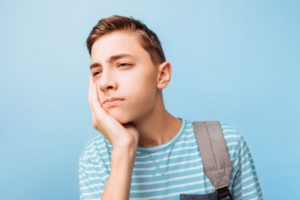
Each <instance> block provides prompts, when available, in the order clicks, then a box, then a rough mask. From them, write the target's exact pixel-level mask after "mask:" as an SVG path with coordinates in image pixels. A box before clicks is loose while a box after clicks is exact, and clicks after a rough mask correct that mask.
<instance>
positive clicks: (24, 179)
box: [0, 0, 300, 200]
mask: <svg viewBox="0 0 300 200" xmlns="http://www.w3.org/2000/svg"><path fill="white" fill-rule="evenodd" d="M113 14H120V15H127V16H133V17H135V18H137V19H140V20H142V21H143V22H145V23H146V24H147V25H148V26H149V27H150V28H151V29H153V30H154V31H155V32H156V33H157V34H158V36H159V38H160V40H161V41H162V45H163V47H164V49H165V53H166V56H167V59H168V60H169V61H170V62H171V63H172V66H173V77H172V80H171V83H170V85H169V86H168V88H167V89H166V90H165V93H164V94H165V102H166V106H167V108H168V110H169V111H170V112H171V113H173V114H174V115H176V116H180V117H185V118H188V119H193V120H194V119H200V120H210V119H218V120H222V121H223V122H226V123H227V124H231V125H234V126H236V127H237V128H238V129H240V131H241V132H242V133H243V135H244V136H245V138H246V140H247V141H248V143H249V146H250V149H251V151H252V154H253V156H254V161H255V164H256V167H257V172H258V175H259V179H260V181H261V185H262V187H263V192H264V196H265V199H296V198H299V197H298V194H299V193H298V192H299V178H300V176H299V168H300V159H299V153H300V150H299V140H300V129H299V123H300V120H299V119H300V114H299V112H300V106H299V102H300V94H299V91H300V81H299V75H300V70H299V67H300V61H299V60H300V59H299V58H300V48H299V45H300V41H299V35H300V25H299V23H300V3H299V1H297V0H295V1H293V0H291V1H284V0H282V1H276V0H275V1H274V0H272V1H271V0H267V1H258V0H240V1H231V0H226V1H225V0H222V1H171V0H168V1H167V0H164V1H157V0H155V1H153V0H151V1H137V0H136V1H125V2H124V1H78V0H77V1H58V0H51V1H50V0H49V1H32V0H31V1H30V0H29V1H8V0H2V1H0V30H1V32H0V36H1V37H0V56H1V57H0V66H1V72H0V78H1V84H0V91H1V93H0V99H1V104H0V114H1V115H0V117H1V122H0V123H1V125H0V134H1V138H0V156H1V160H0V199H7V200H16V199H24V200H54V199H55V200H58V199H59V200H60V199H62V200H63V199H64V200H65V199H70V200H71V199H78V198H79V191H78V190H79V188H78V174H77V173H78V157H79V154H80V153H81V152H82V151H83V148H84V145H85V144H86V142H87V141H88V140H89V139H90V138H92V137H94V136H96V135H97V134H99V133H97V132H96V131H95V130H94V129H93V128H92V123H91V115H90V112H89V108H88V103H87V93H88V90H87V89H88V74H89V70H88V65H89V56H88V52H87V50H86V48H85V40H86V37H87V36H88V34H89V32H90V30H91V28H92V27H93V26H94V25H95V24H96V23H97V21H98V20H99V19H100V18H102V17H107V16H110V15H113Z"/></svg>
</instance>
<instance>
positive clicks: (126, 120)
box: [108, 112, 132, 125]
mask: <svg viewBox="0 0 300 200" xmlns="http://www.w3.org/2000/svg"><path fill="white" fill-rule="evenodd" d="M108 114H109V115H110V116H112V117H113V118H114V119H116V120H117V121H118V122H119V123H120V124H122V125H124V124H127V123H129V122H131V121H132V120H131V119H130V118H129V117H128V116H126V115H124V114H122V113H118V112H108Z"/></svg>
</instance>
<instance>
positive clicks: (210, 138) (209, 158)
mask: <svg viewBox="0 0 300 200" xmlns="http://www.w3.org/2000/svg"><path fill="white" fill-rule="evenodd" d="M192 123H193V127H194V132H195V136H196V140H197V143H198V146H199V149H200V155H201V158H202V161H203V164H204V171H205V174H206V175H207V176H208V178H209V180H210V181H211V182H212V184H213V185H214V187H215V188H216V190H217V192H218V199H232V197H231V194H230V191H229V189H228V185H229V180H230V175H231V162H230V158H229V154H228V151H227V146H226V143H225V139H224V135H223V131H222V127H221V124H220V122H219V121H194V122H192Z"/></svg>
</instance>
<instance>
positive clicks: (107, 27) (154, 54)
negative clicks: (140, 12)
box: [86, 15, 166, 65]
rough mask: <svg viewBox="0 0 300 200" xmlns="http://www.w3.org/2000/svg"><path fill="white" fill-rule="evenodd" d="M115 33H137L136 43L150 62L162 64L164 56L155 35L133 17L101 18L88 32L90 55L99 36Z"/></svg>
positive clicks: (115, 16) (87, 42) (114, 16)
mask: <svg viewBox="0 0 300 200" xmlns="http://www.w3.org/2000/svg"><path fill="white" fill-rule="evenodd" d="M115 31H132V32H134V33H137V38H138V41H139V42H140V44H141V46H142V47H143V48H144V49H145V50H146V51H147V52H148V53H149V55H150V58H151V60H152V62H153V63H154V64H155V65H157V64H161V63H163V62H164V61H165V60H166V59H165V55H164V52H163V49H162V46H161V43H160V41H159V39H158V37H157V35H156V34H155V33H154V32H153V31H152V30H150V29H149V28H148V27H147V26H146V25H145V24H144V23H142V22H141V21H139V20H137V19H134V18H133V17H125V16H120V15H113V16H111V17H107V18H102V19H100V20H99V21H98V23H97V24H96V25H95V26H94V27H93V29H92V31H91V32H90V34H89V36H88V38H87V40H86V45H87V49H88V51H89V54H90V55H91V51H92V46H93V44H94V43H95V42H96V40H97V39H99V38H100V37H101V36H103V35H105V34H108V33H112V32H115Z"/></svg>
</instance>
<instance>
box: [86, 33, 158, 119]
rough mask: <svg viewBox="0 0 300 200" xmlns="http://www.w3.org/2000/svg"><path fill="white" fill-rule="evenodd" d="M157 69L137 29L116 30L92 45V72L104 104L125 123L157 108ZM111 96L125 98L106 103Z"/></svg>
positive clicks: (110, 112)
mask: <svg viewBox="0 0 300 200" xmlns="http://www.w3.org/2000/svg"><path fill="white" fill-rule="evenodd" d="M92 66H93V67H92ZM157 71H158V68H157V66H155V65H154V64H153V63H152V61H151V58H150V55H149V54H148V52H147V51H145V50H144V49H143V47H142V46H141V45H140V43H139V41H138V40H137V36H136V35H135V34H134V33H131V32H124V31H122V32H121V31H117V32H112V33H109V34H107V35H104V36H102V37H100V38H99V39H98V40H97V41H96V42H95V43H94V44H93V46H92V51H91V73H92V75H93V78H94V82H95V84H96V87H97V88H98V91H99V98H100V102H101V105H102V107H103V108H104V110H105V111H106V112H107V113H109V114H110V115H111V116H113V117H114V118H115V119H117V120H118V121H119V122H120V123H122V124H125V123H128V122H132V121H134V120H137V119H139V118H141V117H143V116H145V114H147V113H148V112H149V111H150V110H151V108H153V106H154V104H155V100H156V96H157V92H158V88H157V75H158V72H157ZM111 97H115V98H122V99H124V100H122V101H118V102H115V103H114V104H103V101H104V100H105V99H106V98H111Z"/></svg>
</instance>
